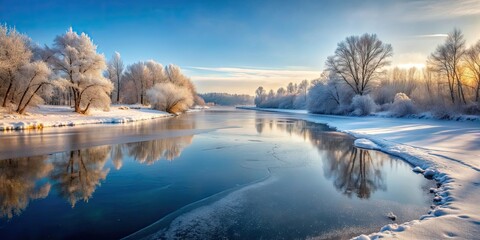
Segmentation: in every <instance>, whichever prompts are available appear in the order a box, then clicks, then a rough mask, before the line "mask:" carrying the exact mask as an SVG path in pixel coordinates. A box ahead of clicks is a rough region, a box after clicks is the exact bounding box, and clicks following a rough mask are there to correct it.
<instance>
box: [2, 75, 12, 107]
mask: <svg viewBox="0 0 480 240" xmlns="http://www.w3.org/2000/svg"><path fill="white" fill-rule="evenodd" d="M12 85H13V83H12V80H10V84H8V88H7V92H6V93H5V97H3V104H2V107H6V106H7V99H8V94H9V93H10V90H12Z"/></svg>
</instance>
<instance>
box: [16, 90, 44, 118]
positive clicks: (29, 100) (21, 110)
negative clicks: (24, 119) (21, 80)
mask: <svg viewBox="0 0 480 240" xmlns="http://www.w3.org/2000/svg"><path fill="white" fill-rule="evenodd" d="M42 86H43V83H42V84H40V85H38V87H37V89H35V91H34V92H33V93H32V95H31V96H30V98H28V101H27V102H26V103H25V105H24V106H23V107H22V109H20V111H17V112H18V113H20V114H23V113H24V112H25V109H27V107H28V105H29V104H30V102H31V101H32V99H33V96H35V94H37V92H38V90H40V88H41V87H42ZM20 103H21V102H20ZM18 106H19V107H20V105H18Z"/></svg>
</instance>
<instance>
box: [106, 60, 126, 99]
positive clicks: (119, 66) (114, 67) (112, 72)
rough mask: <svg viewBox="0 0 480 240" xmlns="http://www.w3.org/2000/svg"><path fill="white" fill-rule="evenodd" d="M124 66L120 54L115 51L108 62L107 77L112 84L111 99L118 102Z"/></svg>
mask: <svg viewBox="0 0 480 240" xmlns="http://www.w3.org/2000/svg"><path fill="white" fill-rule="evenodd" d="M124 68H125V66H124V65H123V60H122V58H121V56H120V53H118V52H115V54H113V57H112V59H110V61H109V62H108V78H109V79H110V81H112V83H113V84H114V91H113V93H114V94H113V96H112V98H113V99H116V101H115V102H117V103H118V102H120V81H121V79H122V75H123V70H124Z"/></svg>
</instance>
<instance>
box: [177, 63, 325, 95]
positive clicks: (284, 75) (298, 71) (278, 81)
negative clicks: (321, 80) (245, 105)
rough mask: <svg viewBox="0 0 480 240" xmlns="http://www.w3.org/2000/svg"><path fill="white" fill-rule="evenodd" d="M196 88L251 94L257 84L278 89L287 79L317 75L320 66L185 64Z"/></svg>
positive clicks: (204, 90)
mask: <svg viewBox="0 0 480 240" xmlns="http://www.w3.org/2000/svg"><path fill="white" fill-rule="evenodd" d="M185 69H187V70H188V72H189V74H190V76H191V78H192V80H193V81H195V84H196V85H197V87H198V90H199V92H228V93H245V94H253V93H254V91H255V89H256V88H257V87H258V86H263V87H265V88H267V89H278V88H279V87H284V86H286V85H287V84H288V83H289V82H295V83H296V82H300V81H301V80H304V79H308V80H312V79H316V78H318V77H320V73H321V71H320V70H311V69H307V68H305V67H300V66H294V67H286V68H283V69H274V68H253V67H185Z"/></svg>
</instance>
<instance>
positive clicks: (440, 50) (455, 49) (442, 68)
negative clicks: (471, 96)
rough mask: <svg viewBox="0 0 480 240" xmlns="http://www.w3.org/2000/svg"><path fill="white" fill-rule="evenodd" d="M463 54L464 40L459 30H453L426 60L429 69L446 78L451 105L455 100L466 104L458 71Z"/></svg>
mask: <svg viewBox="0 0 480 240" xmlns="http://www.w3.org/2000/svg"><path fill="white" fill-rule="evenodd" d="M464 54H465V39H464V38H463V34H462V32H461V31H460V30H459V29H454V30H453V31H452V32H451V33H449V34H448V37H447V39H446V40H445V42H444V43H443V44H441V45H439V46H438V47H437V49H436V50H435V52H433V53H432V54H431V55H430V57H429V59H428V65H429V67H430V68H431V69H432V70H435V71H437V72H439V73H441V74H443V75H444V76H445V77H446V79H447V83H448V89H449V92H450V99H451V100H452V103H455V101H456V99H458V100H459V101H461V102H463V103H466V100H465V94H464V91H463V83H462V79H461V70H460V68H461V64H460V63H461V60H462V58H463V55H464Z"/></svg>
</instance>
